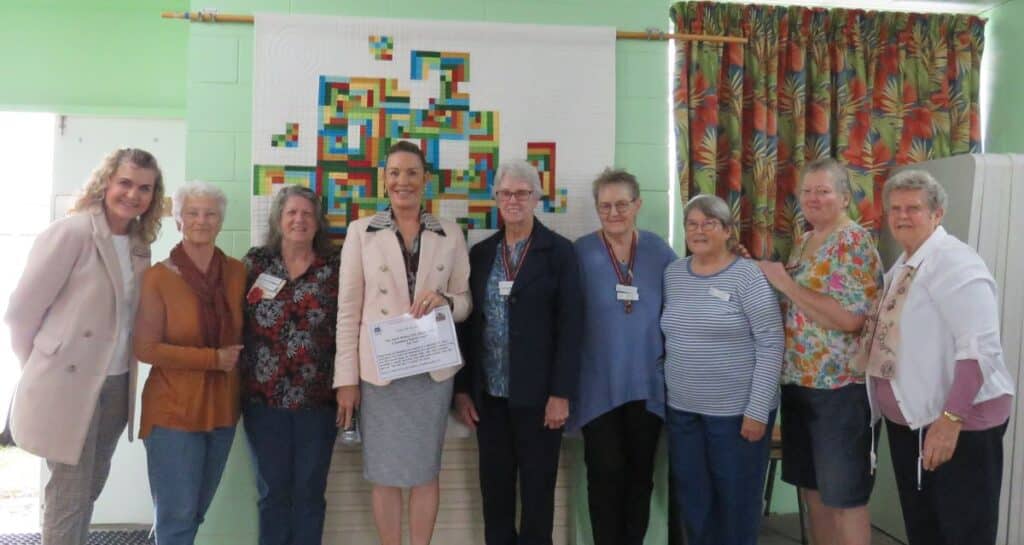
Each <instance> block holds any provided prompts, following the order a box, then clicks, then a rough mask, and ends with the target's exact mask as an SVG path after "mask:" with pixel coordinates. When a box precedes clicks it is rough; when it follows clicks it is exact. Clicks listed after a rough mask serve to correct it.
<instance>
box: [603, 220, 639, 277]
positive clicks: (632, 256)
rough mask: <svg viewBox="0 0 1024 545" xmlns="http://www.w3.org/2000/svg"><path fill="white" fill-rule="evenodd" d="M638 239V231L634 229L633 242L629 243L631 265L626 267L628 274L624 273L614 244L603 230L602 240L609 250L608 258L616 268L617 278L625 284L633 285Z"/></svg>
mask: <svg viewBox="0 0 1024 545" xmlns="http://www.w3.org/2000/svg"><path fill="white" fill-rule="evenodd" d="M636 239H637V236H636V231H633V242H632V243H630V245H629V265H628V267H627V268H626V274H622V268H621V267H619V262H618V260H616V259H615V252H614V251H613V250H612V245H611V243H610V242H608V237H606V236H604V231H601V240H602V241H603V242H604V249H605V250H608V259H609V261H611V263H612V269H614V270H615V278H617V279H618V280H619V284H622V285H623V286H631V285H633V267H634V266H635V265H636Z"/></svg>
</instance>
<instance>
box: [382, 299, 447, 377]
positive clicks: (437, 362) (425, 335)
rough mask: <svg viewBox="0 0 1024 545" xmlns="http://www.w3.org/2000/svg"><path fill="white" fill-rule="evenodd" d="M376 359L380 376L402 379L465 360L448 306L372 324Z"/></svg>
mask: <svg viewBox="0 0 1024 545" xmlns="http://www.w3.org/2000/svg"><path fill="white" fill-rule="evenodd" d="M367 327H369V328H370V341H371V344H372V346H373V359H374V361H375V362H376V363H377V370H378V372H379V373H380V378H382V379H384V380H395V379H399V378H404V377H409V376H412V375H418V374H420V373H429V372H430V371H436V370H438V369H444V368H446V367H454V366H456V365H459V364H461V363H462V355H461V354H460V353H459V343H458V339H456V337H455V320H453V319H452V312H451V309H449V308H448V306H447V305H442V306H440V307H437V308H435V309H434V310H433V311H432V312H429V313H427V314H425V315H424V316H423V317H421V318H413V317H412V316H410V315H408V314H405V315H402V316H398V317H396V318H389V319H387V320H382V321H380V322H377V323H374V324H369V325H368V326H367Z"/></svg>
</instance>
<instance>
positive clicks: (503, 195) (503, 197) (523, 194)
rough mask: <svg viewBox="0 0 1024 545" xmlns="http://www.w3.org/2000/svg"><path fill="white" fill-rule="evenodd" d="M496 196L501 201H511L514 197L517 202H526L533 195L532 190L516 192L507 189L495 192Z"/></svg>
mask: <svg viewBox="0 0 1024 545" xmlns="http://www.w3.org/2000/svg"><path fill="white" fill-rule="evenodd" d="M494 194H495V196H497V197H498V200H499V201H511V200H512V197H515V198H516V200H517V201H525V200H526V199H529V198H530V195H533V190H532V189H519V190H516V191H509V190H507V189H499V190H497V191H495V192H494Z"/></svg>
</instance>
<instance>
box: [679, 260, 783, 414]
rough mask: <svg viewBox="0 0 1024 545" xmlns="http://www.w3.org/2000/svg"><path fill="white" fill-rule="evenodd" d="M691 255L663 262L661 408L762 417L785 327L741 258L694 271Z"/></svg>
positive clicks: (760, 279)
mask: <svg viewBox="0 0 1024 545" xmlns="http://www.w3.org/2000/svg"><path fill="white" fill-rule="evenodd" d="M691 259H692V258H691V257H686V258H683V259H679V260H676V261H675V262H674V263H672V264H671V265H669V266H668V268H667V269H665V284H664V286H665V287H664V289H665V297H664V304H665V309H664V311H663V313H662V316H661V330H662V332H663V333H664V334H665V385H666V387H667V390H668V405H669V407H671V408H673V409H676V410H680V411H687V412H694V413H699V414H707V415H711V416H738V415H741V414H742V415H744V416H748V417H750V418H752V419H754V420H757V421H759V422H767V421H768V414H769V413H770V412H771V411H773V410H774V409H775V408H776V406H777V405H778V391H779V377H780V374H781V370H782V356H783V349H784V347H785V336H784V335H785V334H784V332H783V328H782V311H781V310H780V308H779V301H778V298H777V297H776V295H775V291H774V290H772V288H771V286H770V285H769V284H768V281H767V280H766V279H765V277H764V275H763V274H761V270H760V269H759V268H758V267H757V265H756V264H755V263H754V262H753V261H750V260H749V259H742V258H737V259H736V260H735V261H733V262H732V263H731V264H730V265H729V266H728V267H726V268H725V269H722V270H721V271H719V272H717V273H715V274H713V275H710V276H700V275H697V274H694V273H693V272H692V270H691V269H690V260H691Z"/></svg>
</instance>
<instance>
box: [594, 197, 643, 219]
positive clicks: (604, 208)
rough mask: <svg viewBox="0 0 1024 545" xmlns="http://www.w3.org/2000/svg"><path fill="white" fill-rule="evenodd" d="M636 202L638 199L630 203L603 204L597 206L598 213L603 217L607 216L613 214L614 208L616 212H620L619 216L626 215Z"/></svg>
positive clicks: (631, 200)
mask: <svg viewBox="0 0 1024 545" xmlns="http://www.w3.org/2000/svg"><path fill="white" fill-rule="evenodd" d="M635 202H636V199H630V200H628V201H618V202H614V203H610V202H603V203H600V204H598V205H597V211H598V213H600V214H601V215H602V216H607V215H608V214H611V213H612V209H613V208H614V209H615V211H616V212H618V213H619V214H625V213H626V212H627V211H628V210H629V207H630V206H631V205H632V204H633V203H635Z"/></svg>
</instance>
